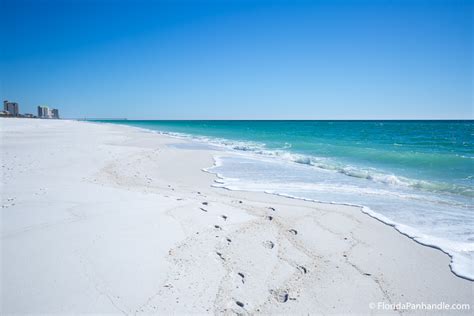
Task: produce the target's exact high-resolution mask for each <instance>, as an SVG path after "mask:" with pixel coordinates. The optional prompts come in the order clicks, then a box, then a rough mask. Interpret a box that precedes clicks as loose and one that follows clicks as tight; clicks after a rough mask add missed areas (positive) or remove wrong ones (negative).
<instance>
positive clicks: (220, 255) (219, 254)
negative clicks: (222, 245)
mask: <svg viewBox="0 0 474 316" xmlns="http://www.w3.org/2000/svg"><path fill="white" fill-rule="evenodd" d="M216 255H218V256H219V258H221V259H222V260H224V261H225V258H224V256H223V255H222V253H220V252H218V251H216Z"/></svg>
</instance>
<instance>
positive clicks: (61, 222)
mask: <svg viewBox="0 0 474 316" xmlns="http://www.w3.org/2000/svg"><path fill="white" fill-rule="evenodd" d="M0 128H1V144H0V146H1V153H2V155H1V156H2V181H1V199H2V201H1V203H2V208H1V211H2V214H1V300H0V303H1V313H2V314H21V313H48V314H49V313H117V314H119V313H120V314H139V313H183V314H184V313H205V314H221V313H228V314H231V313H242V314H246V313H249V314H258V313H263V314H269V313H286V314H308V313H310V314H332V313H359V314H390V313H393V314H423V313H428V312H432V310H426V309H410V308H409V309H403V308H402V309H400V305H399V304H400V303H401V304H405V305H406V304H420V303H423V304H438V305H439V304H444V305H443V306H444V307H445V308H444V309H443V310H441V311H440V313H441V314H459V313H470V312H472V311H470V310H468V309H466V307H464V310H458V309H459V308H461V307H460V306H458V305H455V306H454V308H446V304H450V305H451V306H452V305H453V304H466V303H467V304H470V303H472V301H473V282H470V281H468V280H465V279H462V278H459V277H456V276H455V275H454V274H453V273H452V272H451V271H450V268H449V262H450V258H449V257H448V256H447V255H446V254H444V253H442V252H441V251H439V250H437V249H433V248H429V247H425V246H422V245H419V244H417V243H415V242H414V241H413V240H411V239H409V238H407V237H406V236H403V235H401V234H400V233H398V232H397V231H396V230H394V229H393V228H391V227H389V226H387V225H385V224H383V223H381V222H379V221H378V220H376V219H374V218H372V217H370V216H368V215H366V214H363V213H362V212H361V210H360V208H357V207H350V206H340V205H330V204H322V203H313V202H306V201H299V200H294V199H288V198H284V197H279V196H274V195H269V194H264V193H255V192H239V191H229V190H225V189H221V188H213V187H212V184H213V181H214V180H215V176H214V175H213V174H210V173H207V172H204V171H203V169H204V168H207V167H210V166H212V164H213V163H214V161H213V155H214V154H216V152H213V151H212V150H209V149H206V148H199V147H197V146H195V147H193V146H188V147H187V146H176V145H175V144H178V143H179V144H186V143H185V141H183V140H178V139H174V138H170V137H167V136H163V135H158V134H156V133H151V132H147V131H144V130H140V129H137V128H132V127H126V126H119V125H109V124H96V123H88V122H78V121H67V120H34V119H0Z"/></svg>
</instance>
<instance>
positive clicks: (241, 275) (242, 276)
mask: <svg viewBox="0 0 474 316" xmlns="http://www.w3.org/2000/svg"><path fill="white" fill-rule="evenodd" d="M237 275H238V276H239V277H241V278H242V283H245V275H244V274H243V273H242V272H239V273H237Z"/></svg>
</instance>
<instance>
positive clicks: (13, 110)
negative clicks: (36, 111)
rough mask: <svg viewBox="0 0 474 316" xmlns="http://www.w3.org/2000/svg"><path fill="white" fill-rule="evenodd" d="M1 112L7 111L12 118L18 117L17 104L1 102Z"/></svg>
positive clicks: (6, 101)
mask: <svg viewBox="0 0 474 316" xmlns="http://www.w3.org/2000/svg"><path fill="white" fill-rule="evenodd" d="M3 110H4V111H8V113H10V115H12V116H18V114H20V109H19V107H18V103H16V102H8V100H5V101H3Z"/></svg>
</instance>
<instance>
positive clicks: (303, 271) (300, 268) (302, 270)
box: [296, 266, 308, 274]
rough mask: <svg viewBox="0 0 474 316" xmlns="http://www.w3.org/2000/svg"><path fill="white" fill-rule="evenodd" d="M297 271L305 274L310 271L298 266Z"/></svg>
mask: <svg viewBox="0 0 474 316" xmlns="http://www.w3.org/2000/svg"><path fill="white" fill-rule="evenodd" d="M296 269H298V271H300V272H301V273H303V274H306V273H307V272H308V270H307V269H306V268H305V267H303V266H297V267H296Z"/></svg>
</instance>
